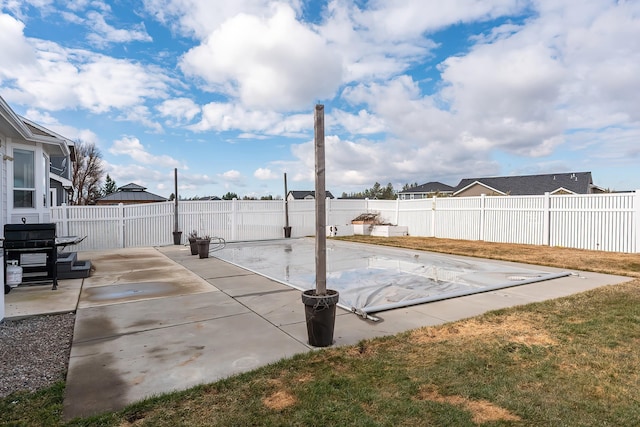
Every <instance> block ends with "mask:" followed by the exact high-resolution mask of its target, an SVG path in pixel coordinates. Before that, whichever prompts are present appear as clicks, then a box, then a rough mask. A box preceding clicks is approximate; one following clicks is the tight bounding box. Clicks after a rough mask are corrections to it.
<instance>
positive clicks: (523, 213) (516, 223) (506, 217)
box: [482, 196, 545, 245]
mask: <svg viewBox="0 0 640 427" xmlns="http://www.w3.org/2000/svg"><path fill="white" fill-rule="evenodd" d="M544 200H545V196H509V197H502V196H497V197H485V199H484V230H483V231H484V233H483V234H484V236H483V238H482V240H486V241H487V242H501V243H523V244H531V245H542V244H543V242H544V233H545V231H544V230H545V228H544V217H545V209H544Z"/></svg>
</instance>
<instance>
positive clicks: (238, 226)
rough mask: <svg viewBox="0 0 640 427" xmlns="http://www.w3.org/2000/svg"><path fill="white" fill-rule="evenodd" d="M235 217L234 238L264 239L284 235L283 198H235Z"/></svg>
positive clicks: (237, 239)
mask: <svg viewBox="0 0 640 427" xmlns="http://www.w3.org/2000/svg"><path fill="white" fill-rule="evenodd" d="M231 204H232V206H233V209H232V213H233V217H234V218H235V226H234V229H235V232H236V235H235V236H234V239H233V240H236V241H244V240H264V239H279V238H282V237H284V230H283V227H284V211H283V206H284V205H283V202H282V201H281V200H233V201H232V203H231Z"/></svg>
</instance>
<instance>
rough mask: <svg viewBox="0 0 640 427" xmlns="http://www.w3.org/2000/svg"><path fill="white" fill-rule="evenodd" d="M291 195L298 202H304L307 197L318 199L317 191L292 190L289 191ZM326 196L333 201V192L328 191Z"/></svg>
mask: <svg viewBox="0 0 640 427" xmlns="http://www.w3.org/2000/svg"><path fill="white" fill-rule="evenodd" d="M289 194H291V195H292V196H293V198H294V199H296V200H302V199H304V198H305V197H307V196H311V197H313V198H314V199H315V198H316V192H315V191H294V190H291V191H289ZM326 195H327V197H328V198H330V199H333V198H334V197H333V194H331V191H327V192H326Z"/></svg>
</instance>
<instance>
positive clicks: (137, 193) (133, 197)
mask: <svg viewBox="0 0 640 427" xmlns="http://www.w3.org/2000/svg"><path fill="white" fill-rule="evenodd" d="M146 190H147V188H146V187H143V186H141V185H138V184H134V183H130V184H127V185H124V186H122V187H120V188H118V191H116V192H115V193H111V194H108V195H106V196H104V197H103V198H101V199H98V200H97V201H96V204H97V205H117V204H120V203H122V204H124V205H127V204H129V205H132V204H137V203H156V202H166V201H167V199H166V198H164V197H162V196H158V195H157V194H153V193H149V192H148V191H146Z"/></svg>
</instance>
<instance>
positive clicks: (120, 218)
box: [118, 203, 126, 248]
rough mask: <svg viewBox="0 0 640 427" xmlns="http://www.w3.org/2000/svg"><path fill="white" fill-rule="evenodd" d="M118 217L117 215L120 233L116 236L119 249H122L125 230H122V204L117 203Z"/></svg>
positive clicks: (124, 240)
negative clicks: (118, 240)
mask: <svg viewBox="0 0 640 427" xmlns="http://www.w3.org/2000/svg"><path fill="white" fill-rule="evenodd" d="M118 215H119V218H118V220H119V221H118V228H119V231H120V233H118V234H119V236H120V247H121V248H124V247H125V242H126V239H125V236H124V233H125V228H124V204H123V203H118Z"/></svg>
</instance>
